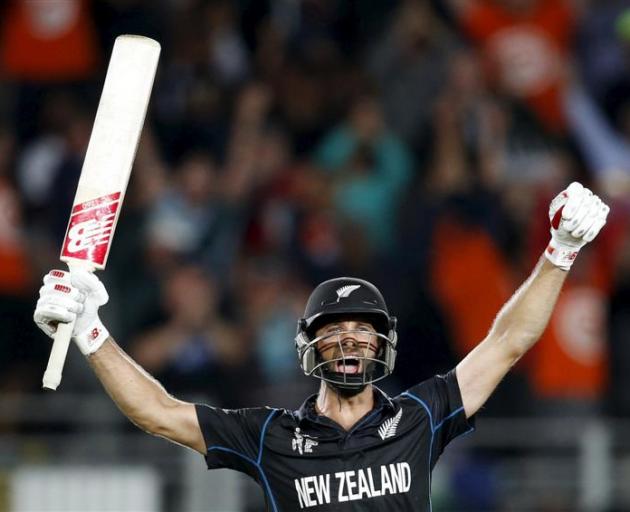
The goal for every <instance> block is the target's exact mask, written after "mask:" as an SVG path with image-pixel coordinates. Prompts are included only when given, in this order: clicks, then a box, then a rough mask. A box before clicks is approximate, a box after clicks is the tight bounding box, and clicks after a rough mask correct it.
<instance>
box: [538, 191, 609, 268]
mask: <svg viewBox="0 0 630 512" xmlns="http://www.w3.org/2000/svg"><path fill="white" fill-rule="evenodd" d="M609 211H610V208H609V207H608V205H606V204H605V203H604V202H603V201H602V200H601V199H600V198H599V197H598V196H596V195H595V194H593V192H591V191H590V190H589V189H587V188H584V187H583V186H582V185H580V184H579V183H577V182H575V181H574V182H573V183H571V185H569V186H568V188H567V189H566V190H563V191H562V192H560V193H559V194H558V195H557V196H556V197H555V198H554V199H553V201H551V204H550V205H549V220H550V222H551V241H550V242H549V245H548V246H547V249H546V250H545V256H546V257H547V259H548V260H549V261H550V262H551V263H553V264H554V265H556V266H557V267H560V268H561V269H562V270H569V268H571V265H572V264H573V261H574V260H575V258H576V256H577V254H578V252H579V250H580V249H581V248H582V247H584V246H585V245H586V244H587V243H588V242H590V241H591V240H593V239H594V238H595V237H596V236H597V233H599V231H600V230H601V229H602V227H603V226H604V224H606V217H607V216H608V212H609Z"/></svg>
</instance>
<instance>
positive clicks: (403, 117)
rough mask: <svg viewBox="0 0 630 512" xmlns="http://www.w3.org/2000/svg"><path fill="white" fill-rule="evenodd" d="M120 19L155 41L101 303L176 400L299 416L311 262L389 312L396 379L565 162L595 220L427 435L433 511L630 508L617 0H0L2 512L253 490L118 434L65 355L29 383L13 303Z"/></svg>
mask: <svg viewBox="0 0 630 512" xmlns="http://www.w3.org/2000/svg"><path fill="white" fill-rule="evenodd" d="M456 4H457V5H456ZM123 33H135V34H142V35H147V36H150V37H154V38H155V39H157V40H158V41H159V42H160V43H161V44H162V49H163V50H162V58H161V62H160V65H159V69H158V76H157V79H156V84H155V88H154V92H153V96H152V100H151V106H150V111H149V114H148V119H147V122H146V124H145V129H144V134H143V139H142V142H141V144H140V147H139V150H138V155H137V159H136V164H135V169H134V172H133V175H132V180H131V185H130V188H129V190H128V195H127V199H126V202H125V206H124V209H123V214H122V217H121V220H120V223H119V226H118V230H117V234H116V240H115V242H114V245H113V249H112V252H111V255H110V260H109V264H108V268H107V271H106V272H105V273H103V274H102V278H103V280H104V282H105V284H106V286H107V288H108V290H109V292H110V296H111V299H110V303H109V304H108V305H107V306H106V307H105V308H103V310H102V315H101V316H102V318H103V320H104V322H105V323H106V325H108V327H109V329H110V331H111V332H112V333H113V334H114V336H115V338H116V339H117V341H118V342H119V344H120V345H122V346H123V347H124V348H125V349H126V350H127V351H128V352H129V353H130V354H131V355H132V356H133V357H134V358H135V359H136V360H137V361H138V362H139V363H140V364H141V365H142V366H143V367H144V368H146V369H147V370H148V371H149V372H150V373H152V374H153V375H154V376H156V377H157V378H158V379H159V380H160V381H161V382H162V383H163V384H164V385H165V387H166V388H167V389H168V390H169V391H170V392H172V393H173V394H175V395H176V396H178V397H180V398H183V399H188V400H201V401H205V402H208V403H212V404H214V405H219V406H222V407H242V406H256V405H265V404H269V405H273V406H283V407H296V406H297V405H299V403H300V402H301V401H302V399H303V398H304V397H305V396H306V395H307V394H309V393H311V392H312V391H313V390H314V389H315V386H316V383H315V382H311V381H310V380H309V379H307V378H305V377H303V376H301V375H300V372H299V368H298V365H297V361H296V356H295V352H294V348H293V343H292V338H293V335H294V332H295V321H296V319H297V318H298V317H299V315H300V314H301V311H302V308H303V306H304V303H305V300H306V297H307V296H308V293H309V291H310V290H311V288H312V287H313V286H314V285H315V284H317V283H318V282H319V281H320V280H322V279H325V278H329V277H332V276H338V275H354V276H360V277H364V278H367V279H370V280H372V281H373V282H375V283H376V284H377V285H378V286H379V287H381V289H382V290H383V292H384V294H385V296H386V298H387V299H388V302H389V304H390V309H391V311H392V312H393V313H394V314H395V315H396V316H397V317H398V318H399V325H400V333H399V334H400V352H399V357H398V363H397V368H396V372H395V375H394V376H393V377H392V378H390V379H388V381H385V383H384V385H383V387H384V388H385V389H386V390H387V391H388V392H392V393H396V392H399V391H401V390H403V389H404V388H405V387H408V386H410V385H411V384H413V383H415V382H417V381H419V380H422V379H424V378H426V377H428V376H430V375H433V374H434V373H436V372H444V371H446V370H448V369H450V368H452V367H453V366H454V365H455V364H456V362H457V361H458V360H459V359H460V358H461V357H462V356H463V355H464V354H465V353H466V352H467V351H468V350H469V349H470V348H471V347H472V346H474V344H475V343H477V342H478V341H479V340H480V339H482V338H483V337H484V335H485V333H486V331H487V329H488V327H489V325H490V323H491V322H492V319H493V317H494V315H495V313H496V312H497V311H498V309H499V308H500V306H501V305H502V304H503V302H504V301H505V300H506V299H507V298H508V297H509V296H510V294H511V293H512V292H513V291H514V289H515V288H516V286H518V284H519V283H520V282H521V281H522V280H523V279H524V278H525V277H526V276H527V274H528V272H529V271H530V269H531V268H532V266H533V265H534V264H535V262H536V260H537V258H538V256H539V255H540V254H541V252H542V249H543V248H544V246H545V244H546V242H547V237H548V227H547V218H546V210H547V205H548V202H549V200H550V199H551V197H553V195H555V193H557V192H558V191H559V190H560V189H562V188H563V187H564V186H565V185H566V184H568V183H569V182H570V181H571V180H574V179H578V180H580V181H582V182H583V183H585V184H587V185H588V186H590V187H592V188H593V189H594V190H595V191H596V192H597V193H599V194H601V195H602V197H604V198H605V199H606V200H607V201H608V202H609V204H610V205H611V207H612V212H611V216H610V218H609V223H608V225H607V227H606V229H605V230H604V231H603V233H602V234H601V235H600V237H599V238H598V239H597V240H596V242H595V243H594V244H593V246H592V247H589V248H588V249H586V250H585V251H583V254H581V255H580V257H579V259H578V261H577V263H576V264H575V265H574V270H572V272H571V274H570V277H569V280H568V283H567V286H566V289H565V291H564V293H563V295H562V297H561V299H560V302H559V304H558V307H557V308H556V311H555V313H554V316H553V319H552V321H551V324H550V327H549V329H548V330H547V332H546V333H545V335H544V336H543V338H542V339H541V341H540V342H539V344H538V345H537V346H536V347H535V349H534V350H533V351H532V352H531V353H530V354H528V355H527V357H526V358H525V360H523V361H522V362H520V363H519V364H518V365H517V367H516V368H515V369H514V371H513V373H512V374H511V375H510V376H509V377H508V378H507V379H506V380H505V382H504V383H503V384H502V385H501V387H500V389H499V390H498V391H497V393H496V395H495V396H494V397H493V398H492V399H491V401H490V402H489V403H488V405H487V407H485V409H484V410H483V411H482V412H481V413H480V415H479V419H478V431H477V433H476V434H475V435H473V436H469V437H468V438H467V439H465V440H461V441H457V443H456V446H454V447H452V448H451V449H450V450H447V453H446V454H445V456H444V459H443V461H442V464H441V465H438V470H437V471H436V474H435V478H434V482H433V488H434V501H433V505H434V510H435V511H440V512H459V511H481V510H484V511H497V512H498V511H506V512H507V511H549V512H560V511H575V510H584V511H593V512H595V511H602V512H603V511H607V512H612V511H622V510H630V491H629V490H628V486H627V482H628V481H630V445H629V443H628V441H627V435H626V433H627V429H628V426H629V424H628V423H627V417H628V415H629V414H630V391H629V389H630V388H629V386H628V383H629V382H630V343H628V341H627V339H626V338H627V337H628V336H627V331H628V326H630V238H629V235H628V221H629V218H630V217H629V215H630V200H629V197H630V196H629V195H628V193H629V191H630V186H629V185H630V180H629V178H630V87H629V85H630V3H629V2H627V1H613V0H600V1H595V0H593V1H587V0H584V1H581V2H578V1H568V0H567V1H566V2H564V1H560V0H545V1H542V0H541V1H536V0H495V1H491V0H487V1H483V0H472V1H471V2H470V3H468V5H466V2H457V1H456V0H455V1H454V2H453V3H449V2H448V1H446V0H432V1H430V0H397V1H374V0H239V1H237V0H234V1H228V0H215V1H200V0H159V1H148V0H100V1H97V0H94V1H92V2H89V1H87V0H86V1H81V0H46V1H28V0H10V1H8V2H3V3H2V7H0V211H1V212H2V213H1V215H0V332H1V333H2V334H1V336H0V344H1V345H0V347H1V348H0V354H1V357H0V510H16V511H17V510H30V511H35V510H42V511H43V510H99V511H101V510H120V511H122V510H145V509H146V510H149V509H151V510H163V511H175V510H177V511H201V510H209V511H214V510H234V511H236V510H248V511H251V510H260V494H259V492H258V491H257V490H256V489H255V488H252V487H251V485H250V484H248V483H246V482H244V481H243V480H241V479H240V478H239V477H238V476H235V475H233V474H225V473H222V472H219V473H207V472H205V471H204V466H203V461H202V460H201V458H200V457H197V456H193V455H191V454H189V453H187V451H186V450H182V449H179V448H177V447H174V446H170V445H169V444H168V443H166V442H165V441H162V440H158V439H153V438H151V437H149V436H147V435H144V434H142V433H140V432H139V431H137V430H136V429H135V428H134V427H133V426H131V425H130V424H129V423H128V422H127V421H126V420H125V419H124V418H122V416H121V415H120V414H119V413H118V412H117V411H116V410H115V408H114V406H113V405H111V404H110V403H109V401H108V399H107V397H106V396H105V394H104V393H103V392H102V390H101V389H100V387H99V384H98V382H97V381H96V380H95V378H94V377H93V376H92V374H91V373H90V371H89V368H88V367H87V365H86V364H85V362H84V361H82V358H81V356H80V355H79V354H78V353H77V352H78V351H76V350H71V354H70V356H69V360H68V364H67V366H66V370H65V374H64V380H63V383H62V386H61V388H60V390H59V391H57V392H56V393H47V394H45V393H43V392H42V391H41V389H40V382H41V375H42V372H43V369H44V366H45V362H46V359H47V355H48V350H49V344H48V342H47V340H46V339H45V338H44V336H43V335H42V334H41V333H40V332H38V331H36V329H35V327H34V325H33V323H32V321H31V315H32V310H33V307H34V304H35V301H36V293H37V289H38V287H39V281H40V278H41V276H42V275H43V273H45V272H46V271H48V270H49V269H50V268H52V267H56V266H58V265H59V263H58V259H57V256H58V250H59V246H60V241H61V239H62V237H63V234H64V231H65V225H66V222H67V215H68V211H69V208H70V205H71V201H72V198H73V195H74V190H75V184H76V180H77V179H78V175H79V173H80V168H81V162H82V157H83V154H84V152H85V147H86V143H87V141H88V138H89V134H90V128H91V125H92V122H93V116H94V112H95V108H96V104H97V102H98V96H99V93H100V89H101V87H102V81H103V78H104V72H105V64H106V62H107V59H108V57H109V53H110V51H111V46H112V44H113V40H114V38H115V37H116V36H117V35H119V34H123ZM138 489H140V490H142V492H141V493H138V492H137V490H138ZM64 500H65V501H64ZM73 500H74V501H73ZM138 500H140V501H138ZM142 500H144V501H142ZM45 507H48V508H45ZM55 507H57V508H55Z"/></svg>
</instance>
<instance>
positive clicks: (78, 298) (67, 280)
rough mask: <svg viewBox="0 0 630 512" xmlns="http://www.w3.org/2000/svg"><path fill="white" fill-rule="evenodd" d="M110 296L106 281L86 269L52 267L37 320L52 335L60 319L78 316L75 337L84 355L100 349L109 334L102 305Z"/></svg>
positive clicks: (65, 319)
mask: <svg viewBox="0 0 630 512" xmlns="http://www.w3.org/2000/svg"><path fill="white" fill-rule="evenodd" d="M108 300H109V295H108V294H107V290H105V286H103V283H101V281H100V280H99V279H98V277H96V276H95V275H94V274H93V273H92V272H88V271H87V270H85V269H82V268H76V269H73V270H72V272H65V271H63V270H51V271H50V272H49V273H48V274H46V275H45V276H44V284H43V286H42V287H41V288H40V289H39V300H38V301H37V306H36V308H35V314H34V315H33V319H34V320H35V323H36V324H37V326H38V327H39V328H40V329H41V330H42V331H44V332H45V333H46V334H47V335H48V336H50V337H51V338H53V337H54V335H55V332H56V331H57V324H58V323H59V322H63V323H68V322H72V321H73V320H75V319H76V323H75V324H74V329H73V330H72V339H73V340H74V342H75V343H76V344H77V346H78V347H79V350H81V352H82V353H83V355H85V356H88V355H90V354H92V353H94V352H96V351H97V350H98V349H99V348H100V346H101V345H102V344H103V342H104V341H105V340H106V339H107V338H108V337H109V332H108V331H107V329H106V328H105V326H104V325H103V324H102V322H101V320H100V319H99V317H98V308H99V307H100V306H102V305H103V304H106V303H107V301H108Z"/></svg>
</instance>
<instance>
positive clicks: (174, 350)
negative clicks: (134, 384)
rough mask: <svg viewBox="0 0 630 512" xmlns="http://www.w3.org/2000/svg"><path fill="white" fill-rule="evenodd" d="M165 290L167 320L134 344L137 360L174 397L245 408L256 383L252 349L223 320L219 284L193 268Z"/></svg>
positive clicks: (177, 273) (180, 271)
mask: <svg viewBox="0 0 630 512" xmlns="http://www.w3.org/2000/svg"><path fill="white" fill-rule="evenodd" d="M162 285H163V289H162V305H163V308H164V311H165V312H166V320H165V321H164V322H163V323H162V324H160V325H158V326H157V327H155V328H153V329H150V330H147V331H145V332H143V333H141V334H140V335H139V336H138V337H137V338H136V339H135V340H134V341H132V343H131V348H130V350H131V353H132V355H133V357H135V358H136V359H137V361H138V362H139V363H140V364H142V365H144V367H145V368H146V369H147V370H148V371H150V372H152V373H153V374H154V375H155V376H156V377H157V378H159V379H160V380H161V381H162V382H163V383H164V385H165V386H166V387H167V388H168V389H169V390H170V391H172V392H183V393H185V394H187V395H188V396H193V395H195V394H196V395H199V394H206V393H210V394H211V395H212V396H214V397H216V399H218V400H220V401H221V402H222V403H223V401H225V403H230V404H232V403H233V402H232V400H236V401H237V402H238V403H240V404H243V403H245V402H246V395H247V392H248V391H249V389H250V388H249V385H248V383H251V382H253V381H252V377H253V374H252V368H253V366H252V365H251V364H248V361H249V359H250V357H251V346H250V345H248V344H247V343H246V341H245V339H244V338H243V336H242V332H239V329H237V328H236V327H235V326H233V325H231V324H230V323H229V322H227V321H226V320H225V319H223V318H222V316H221V315H220V313H219V310H218V308H219V300H220V296H219V290H218V288H217V285H216V283H215V282H214V281H213V280H212V279H211V278H210V276H209V275H208V274H207V273H205V272H204V270H203V269H202V268H200V267H198V266H194V265H188V266H182V267H180V268H177V269H175V270H174V271H173V273H172V274H171V275H170V276H167V277H165V278H164V280H163V282H162Z"/></svg>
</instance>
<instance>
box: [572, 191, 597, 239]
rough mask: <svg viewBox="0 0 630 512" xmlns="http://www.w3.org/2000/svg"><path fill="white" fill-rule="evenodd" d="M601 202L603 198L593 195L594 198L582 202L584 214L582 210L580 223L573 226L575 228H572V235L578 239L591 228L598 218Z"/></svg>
mask: <svg viewBox="0 0 630 512" xmlns="http://www.w3.org/2000/svg"><path fill="white" fill-rule="evenodd" d="M600 203H601V200H600V199H599V197H597V196H593V198H592V199H590V200H589V201H585V202H584V203H583V204H582V208H581V210H583V212H584V213H583V214H582V212H580V213H581V214H582V215H581V220H580V222H579V223H578V224H576V227H575V228H573V230H570V231H571V236H573V237H575V238H578V239H580V238H582V236H583V235H584V233H586V232H587V231H588V230H589V228H590V227H591V226H592V225H593V223H594V222H595V220H596V219H597V213H598V212H599V207H600Z"/></svg>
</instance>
